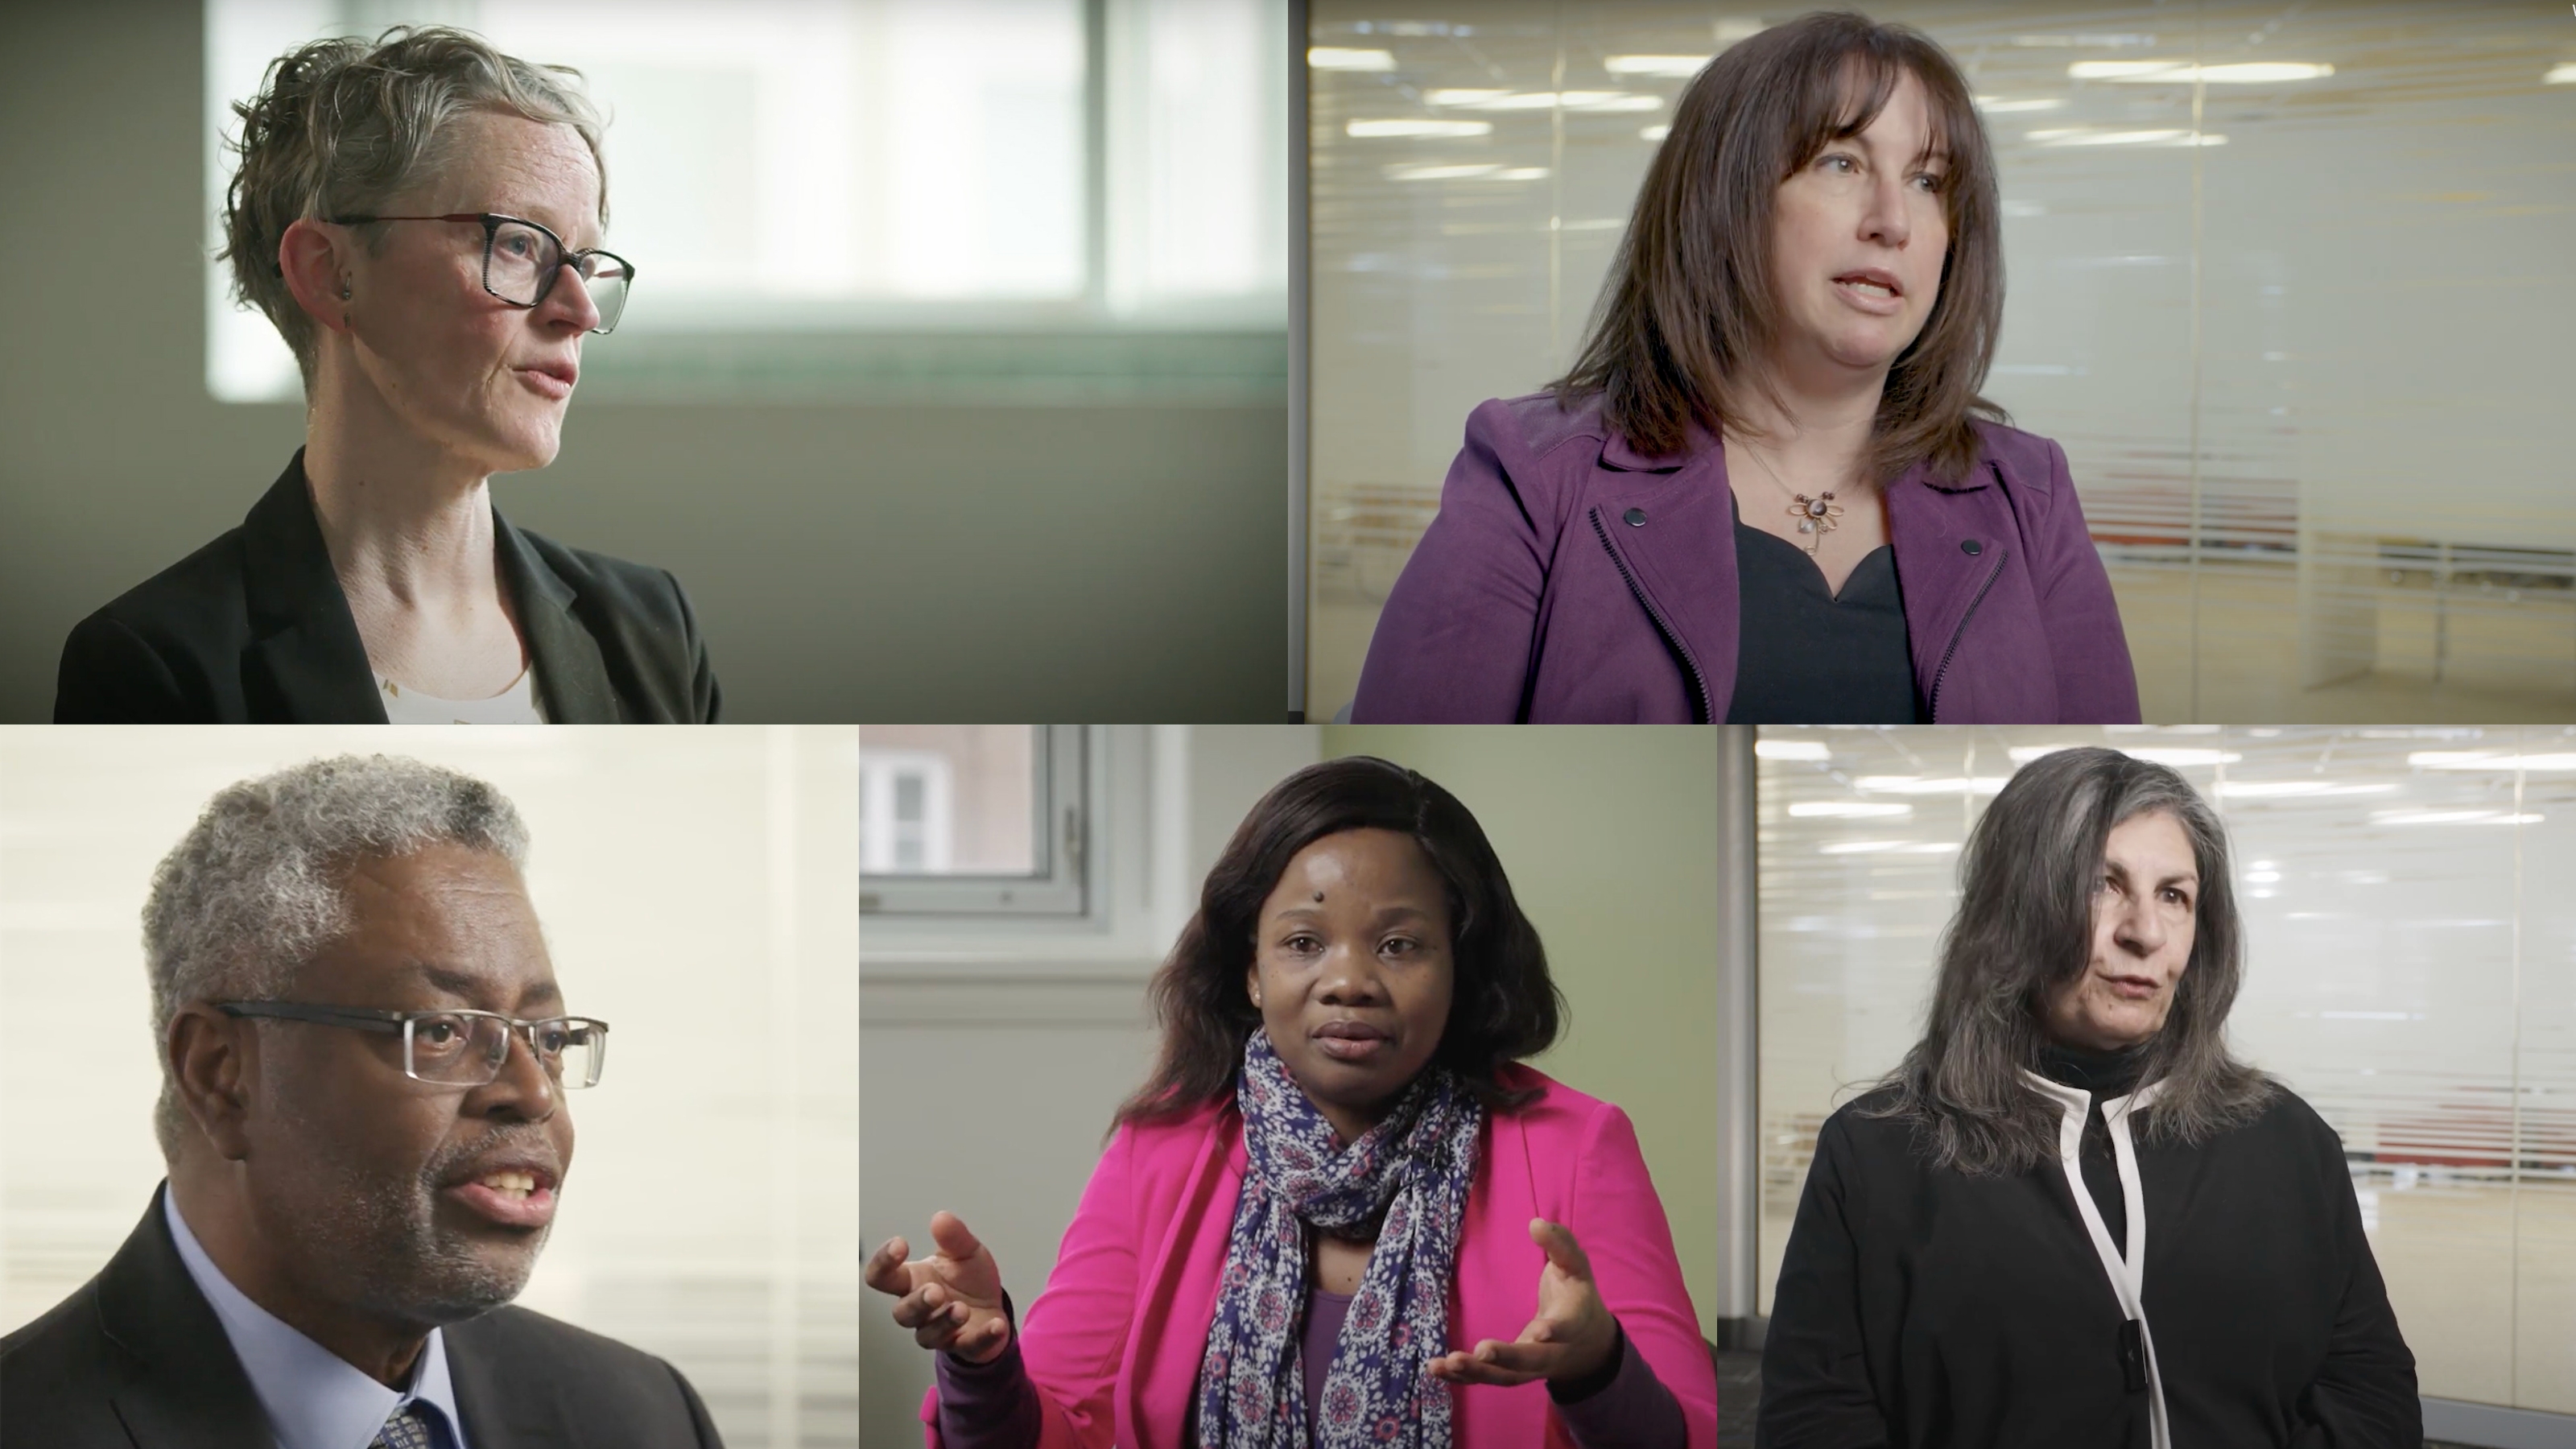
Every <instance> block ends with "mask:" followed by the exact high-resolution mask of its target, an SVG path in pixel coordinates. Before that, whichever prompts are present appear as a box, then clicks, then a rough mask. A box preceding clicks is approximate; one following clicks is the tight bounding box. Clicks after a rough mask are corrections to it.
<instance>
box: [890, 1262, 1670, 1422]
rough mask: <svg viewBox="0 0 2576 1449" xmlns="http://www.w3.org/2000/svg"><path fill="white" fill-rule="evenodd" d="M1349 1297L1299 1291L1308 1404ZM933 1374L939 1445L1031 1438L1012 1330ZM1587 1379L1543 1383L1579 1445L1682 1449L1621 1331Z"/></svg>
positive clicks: (1027, 1395) (1654, 1384)
mask: <svg viewBox="0 0 2576 1449" xmlns="http://www.w3.org/2000/svg"><path fill="white" fill-rule="evenodd" d="M1351 1297H1352V1295H1351V1294H1348V1293H1327V1292H1325V1291H1323V1290H1322V1289H1320V1288H1310V1289H1308V1290H1307V1292H1306V1328H1305V1332H1304V1334H1303V1335H1302V1338H1301V1351H1300V1353H1299V1355H1298V1357H1299V1360H1300V1363H1299V1367H1300V1368H1301V1369H1302V1370H1303V1371H1304V1373H1305V1375H1306V1402H1307V1403H1309V1404H1315V1403H1321V1402H1322V1401H1323V1398H1324V1378H1325V1375H1327V1374H1329V1373H1330V1372H1331V1371H1332V1367H1333V1347H1334V1345H1335V1344H1337V1343H1339V1342H1340V1341H1341V1336H1342V1320H1343V1319H1344V1318H1345V1317H1347V1316H1349V1314H1350V1311H1351ZM938 1374H939V1438H940V1442H941V1443H943V1444H945V1445H946V1446H947V1449H1023V1446H1026V1445H1031V1444H1035V1443H1036V1442H1038V1413H1039V1410H1038V1391H1037V1386H1036V1385H1035V1384H1033V1383H1031V1382H1029V1373H1028V1369H1027V1367H1026V1366H1025V1365H1024V1364H1023V1363H1022V1362H1021V1359H1020V1340H1019V1335H1017V1334H1013V1335H1012V1336H1011V1343H1010V1346H1009V1347H1008V1348H1005V1349H1003V1350H1002V1353H1001V1356H1000V1357H998V1358H996V1359H994V1360H993V1361H992V1362H991V1363H988V1364H973V1363H968V1362H966V1361H965V1360H964V1359H961V1358H959V1357H957V1356H956V1355H955V1354H948V1353H943V1354H940V1355H938ZM1595 1383H1596V1384H1598V1387H1595V1385H1594V1384H1585V1385H1579V1386H1578V1392H1582V1397H1580V1398H1577V1399H1575V1400H1573V1401H1572V1402H1568V1401H1566V1400H1564V1399H1559V1398H1556V1397H1555V1395H1556V1386H1555V1385H1554V1384H1550V1385H1549V1386H1548V1394H1549V1397H1550V1399H1552V1400H1553V1401H1554V1403H1555V1405H1556V1413H1557V1417H1559V1418H1561V1419H1563V1420H1564V1421H1565V1427H1566V1429H1567V1430H1568V1431H1569V1432H1571V1433H1572V1434H1573V1435H1574V1442H1575V1443H1577V1444H1579V1445H1582V1446H1583V1449H1682V1446H1683V1445H1684V1444H1685V1443H1686V1442H1687V1441H1688V1433H1687V1430H1686V1427H1685V1426H1684V1424H1683V1422H1682V1409H1681V1405H1680V1404H1678V1403H1676V1402H1674V1399H1673V1392H1672V1390H1670V1389H1668V1388H1665V1387H1664V1385H1663V1382H1662V1381H1661V1380H1659V1379H1657V1378H1656V1377H1655V1371H1654V1370H1653V1369H1652V1368H1650V1367H1648V1366H1647V1364H1646V1360H1645V1359H1644V1358H1643V1357H1642V1356H1641V1355H1639V1354H1638V1352H1637V1345H1636V1344H1634V1343H1632V1342H1630V1341H1629V1338H1628V1335H1627V1334H1625V1333H1621V1334H1620V1335H1619V1359H1618V1366H1617V1367H1616V1368H1615V1369H1614V1370H1613V1371H1612V1372H1611V1374H1610V1377H1609V1379H1608V1381H1607V1382H1606V1383H1601V1382H1600V1381H1598V1380H1596V1381H1595ZM1584 1390H1589V1392H1583V1391H1584Z"/></svg>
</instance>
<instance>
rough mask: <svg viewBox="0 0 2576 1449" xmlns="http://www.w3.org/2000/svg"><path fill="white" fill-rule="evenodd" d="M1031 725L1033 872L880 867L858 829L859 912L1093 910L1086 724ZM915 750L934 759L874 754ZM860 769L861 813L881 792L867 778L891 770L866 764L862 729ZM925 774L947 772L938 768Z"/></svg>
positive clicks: (1068, 914) (979, 915)
mask: <svg viewBox="0 0 2576 1449" xmlns="http://www.w3.org/2000/svg"><path fill="white" fill-rule="evenodd" d="M1029 729H1030V730H1031V731H1032V732H1033V733H1034V735H1035V736H1036V738H1035V739H1034V741H1033V742H1032V747H1031V764H1032V766H1033V767H1034V774H1035V777H1036V778H1035V779H1033V780H1032V781H1031V784H1032V787H1033V788H1032V789H1031V791H1030V797H1031V798H1030V817H1031V818H1030V827H1031V831H1032V836H1031V845H1032V854H1033V857H1034V858H1033V861H1032V865H1033V867H1034V868H1033V869H1032V870H1031V872H1030V873H1029V874H1027V875H979V874H939V875H929V874H918V875H913V874H903V875H899V874H893V873H888V872H885V871H884V870H883V868H882V867H879V868H876V869H874V870H871V869H870V868H869V867H868V866H867V865H865V864H864V862H865V860H866V859H867V858H868V857H867V856H866V854H865V852H866V851H867V849H868V848H869V847H868V838H867V836H866V834H865V832H864V830H863V831H862V839H861V845H860V849H861V852H862V855H861V860H862V862H863V864H862V865H861V867H860V870H861V878H860V887H859V914H860V916H862V917H911V918H932V917H948V918H959V917H964V918H975V919H987V920H1010V919H1055V920H1076V919H1082V918H1085V917H1089V916H1093V915H1096V914H1097V913H1098V910H1099V899H1098V897H1099V891H1098V882H1097V881H1096V879H1095V878H1094V873H1093V872H1092V871H1091V870H1090V869H1089V865H1090V862H1091V857H1092V851H1091V841H1092V815H1093V802H1094V801H1095V800H1096V799H1097V798H1098V794H1097V792H1096V791H1095V790H1094V789H1093V783H1094V781H1093V772H1092V770H1091V768H1090V763H1091V762H1090V756H1091V755H1092V753H1093V752H1092V750H1091V749H1090V747H1089V746H1090V742H1089V740H1088V739H1086V737H1085V735H1086V731H1085V730H1084V728H1083V727H1082V726H1080V725H1031V726H1029ZM916 755H918V756H919V757H920V758H921V759H923V760H929V759H935V758H939V757H936V756H931V755H928V754H926V753H923V752H916V751H909V750H904V751H894V752H890V753H889V754H886V755H881V756H878V757H877V758H878V759H879V760H885V761H888V762H902V761H910V760H912V759H913V758H915V756H916ZM943 765H944V761H943ZM859 773H860V779H861V781H862V782H863V783H862V785H861V801H862V810H863V812H864V811H873V810H878V809H880V808H881V807H880V806H879V805H878V803H877V802H878V801H879V800H880V799H882V798H883V796H884V793H885V792H884V791H883V790H882V789H877V788H872V786H871V785H870V784H869V783H867V782H872V781H874V780H875V779H877V778H878V777H879V775H880V774H883V776H884V777H885V778H887V779H889V780H891V778H892V776H893V774H894V769H893V768H891V767H888V768H884V769H882V770H880V769H877V768H872V767H871V761H870V757H869V754H868V748H867V731H866V730H865V729H861V730H860V732H859ZM931 773H934V774H938V775H940V776H941V777H942V778H943V779H944V778H945V773H944V770H942V771H937V772H931ZM862 818H863V819H865V818H867V817H866V816H865V815H864V814H863V817H862Z"/></svg>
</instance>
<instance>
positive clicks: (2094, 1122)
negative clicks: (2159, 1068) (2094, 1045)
mask: <svg viewBox="0 0 2576 1449" xmlns="http://www.w3.org/2000/svg"><path fill="white" fill-rule="evenodd" d="M2146 1065H2147V1048H2146V1043H2144V1042H2140V1043H2139V1044H2138V1045H2136V1046H2132V1047H2124V1048H2122V1049H2121V1050H2119V1051H2109V1052H2097V1051H2088V1050H2086V1049H2085V1048H2083V1047H2071V1046H2061V1045H2059V1044H2057V1043H2055V1042H2049V1043H2047V1044H2045V1045H2043V1046H2041V1047H2040V1049H2039V1071H2040V1075H2041V1076H2044V1077H2046V1078H2048V1079H2049V1080H2050V1081H2053V1082H2063V1083H2065V1084H2066V1085H2067V1086H2070V1087H2073V1088H2075V1089H2076V1090H2077V1091H2080V1092H2087V1093H2090V1094H2091V1095H2092V1098H2093V1105H2092V1108H2091V1109H2090V1110H2089V1111H2088V1112H2086V1114H2085V1117H2084V1145H2083V1148H2082V1150H2081V1152H2080V1153H2079V1154H2078V1155H2077V1158H2076V1161H2077V1163H2078V1164H2079V1165H2080V1166H2082V1167H2083V1169H2084V1186H2085V1188H2086V1190H2087V1191H2089V1192H2091V1193H2092V1194H2093V1205H2094V1206H2095V1207H2097V1208H2099V1209H2101V1211H2102V1226H2104V1227H2106V1228H2109V1229H2110V1230H2111V1244H2112V1246H2113V1247H2116V1248H2118V1249H2119V1250H2120V1251H2121V1252H2123V1253H2126V1252H2128V1251H2129V1196H2128V1194H2127V1192H2125V1191H2123V1190H2122V1189H2121V1187H2120V1160H2119V1158H2118V1156H2117V1155H2115V1154H2114V1153H2113V1152H2112V1150H2111V1124H2110V1122H2109V1121H2108V1120H2107V1119H2106V1118H2104V1117H2103V1115H2102V1104H2103V1103H2104V1102H2109V1101H2117V1100H2118V1099H2119V1098H2122V1097H2125V1096H2127V1095H2128V1094H2129V1091H2130V1089H2131V1088H2133V1087H2135V1086H2137V1085H2138V1073H2139V1072H2140V1071H2142V1070H2144V1069H2145V1067H2146Z"/></svg>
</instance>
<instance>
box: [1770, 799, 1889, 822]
mask: <svg viewBox="0 0 2576 1449" xmlns="http://www.w3.org/2000/svg"><path fill="white" fill-rule="evenodd" d="M1913 813H1914V807H1913V806H1911V805H1899V804H1897V803H1895V802H1894V801H1873V800H1801V801H1799V802H1797V803H1796V804H1794V805H1792V806H1790V807H1789V814H1790V817H1791V818H1792V819H1797V820H1886V819H1892V818H1895V817H1897V816H1903V815H1911V814H1913Z"/></svg>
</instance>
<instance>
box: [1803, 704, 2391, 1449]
mask: <svg viewBox="0 0 2576 1449" xmlns="http://www.w3.org/2000/svg"><path fill="white" fill-rule="evenodd" d="M1961 881H1962V891H1961V897H1960V901H1959V908H1958V913H1957V914H1956V915H1955V916H1954V917H1952V919H1951V921H1950V926H1949V930H1948V932H1947V933H1946V934H1945V935H1944V937H1943V939H1942V943H1941V953H1940V964H1939V968H1938V975H1937V978H1936V980H1935V983H1934V986H1933V994H1932V1010H1931V1019H1930V1021H1929V1023H1928V1025H1927V1027H1926V1029H1925V1031H1924V1033H1923V1037H1922V1040H1920V1041H1919V1042H1917V1043H1916V1044H1915V1046H1914V1049H1913V1050H1912V1051H1910V1052H1908V1053H1907V1054H1906V1057H1905V1059H1904V1061H1903V1062H1902V1063H1901V1064H1899V1066H1898V1067H1897V1069H1896V1070H1895V1071H1894V1072H1893V1073H1891V1074H1890V1075H1889V1076H1888V1078H1887V1079H1886V1080H1885V1081H1884V1082H1882V1083H1881V1084H1880V1085H1879V1086H1878V1088H1877V1089H1876V1090H1874V1091H1872V1092H1870V1093H1868V1094H1867V1095H1865V1096H1863V1097H1861V1098H1860V1099H1859V1100H1857V1101H1854V1102H1852V1103H1850V1104H1848V1105H1846V1106H1844V1107H1843V1108H1842V1109H1841V1110H1840V1111H1837V1112H1836V1113H1834V1114H1833V1116H1831V1117H1830V1118H1828V1119H1826V1122H1825V1125H1824V1127H1823V1128H1822V1130H1821V1131H1819V1132H1818V1134H1817V1138H1816V1154H1815V1159H1814V1162H1813V1165H1812V1166H1811V1167H1810V1168H1809V1169H1808V1173H1807V1184H1806V1189H1805V1192H1804V1194H1803V1195H1802V1196H1801V1198H1800V1200H1799V1203H1798V1215H1797V1220H1796V1223H1795V1225H1794V1226H1793V1227H1792V1228H1791V1230H1790V1235H1789V1247H1788V1252H1787V1255H1786V1258H1785V1260H1784V1261H1783V1262H1782V1264H1781V1268H1780V1278H1779V1288H1778V1292H1777V1295H1776V1300H1775V1303H1774V1306H1773V1310H1772V1318H1771V1322H1770V1330H1769V1337H1768V1340H1767V1341H1766V1343H1765V1345H1764V1351H1763V1359H1762V1380H1763V1386H1762V1408H1761V1424H1760V1433H1759V1437H1760V1442H1761V1443H1762V1444H1764V1445H1765V1446H1767V1449H1798V1446H1806V1445H1817V1446H1823V1445H1831V1446H1834V1449H1859V1446H1891V1449H1892V1446H1899V1445H1902V1446H1909V1449H1911V1446H1921V1449H1931V1446H1946V1445H1958V1446H1979V1449H1989V1446H1991V1449H2015V1446H2032V1449H2040V1446H2047V1449H2057V1446H2063V1445H2076V1444H2080V1445H2085V1446H2087V1449H2093V1446H2127V1445H2134V1446H2141V1449H2170V1446H2172V1445H2177V1444H2181V1445H2194V1446H2198V1445H2231V1446H2232V1445H2249V1446H2251V1445H2273V1446H2279V1445H2287V1446H2293V1449H2325V1446H2334V1449H2353V1446H2390V1449H2394V1446H2399V1445H2404V1446H2407V1449H2414V1446H2417V1445H2420V1444H2421V1443H2422V1442H2423V1424H2422V1417H2421V1409H2420V1407H2419V1404H2418V1401H2417V1399H2416V1390H2415V1360H2414V1356H2413V1355H2412V1354H2411V1353H2410V1352H2409V1351H2408V1350H2407V1347H2406V1342H2405V1340H2404V1338H2403V1337H2401V1336H2400V1334H2399V1333H2398V1328H2397V1320H2396V1316H2395V1315H2394V1314H2393V1313H2392V1312H2391V1311H2390V1309H2389V1305H2388V1295H2387V1291H2386V1289H2385V1288H2384V1287H2383V1286H2382V1285H2381V1282H2380V1277H2379V1269H2378V1265H2377V1264H2376V1263H2375V1262H2374V1261H2373V1259H2372V1257H2371V1252H2370V1244H2369V1241H2368V1240H2367V1239H2366V1238H2365V1237H2364V1236H2363V1231H2362V1222H2361V1210H2360V1206H2359V1204H2358V1202H2357V1201H2356V1199H2355V1197H2354V1195H2353V1190H2352V1182H2351V1178H2350V1176H2349V1174H2348V1173H2347V1172H2346V1170H2345V1167H2344V1153H2343V1145H2342V1143H2341V1141H2340V1140H2339V1139H2338V1138H2337V1137H2336V1136H2335V1133H2334V1130H2333V1129H2332V1128H2330V1127H2328V1126H2327V1125H2326V1124H2325V1122H2324V1121H2323V1120H2322V1119H2320V1118H2319V1117H2318V1116H2317V1114H2316V1113H2315V1111H2313V1110H2312V1109H2311V1108H2310V1107H2309V1106H2308V1105H2307V1103H2305V1102H2303V1101H2301V1100H2299V1098H2298V1097H2297V1096H2295V1095H2293V1094H2292V1093H2291V1092H2290V1091H2289V1090H2288V1089H2287V1088H2285V1087H2283V1086H2282V1085H2281V1084H2280V1083H2278V1082H2276V1081H2273V1080H2272V1079H2270V1078H2269V1077H2266V1076H2265V1075H2264V1074H2263V1073H2261V1072H2259V1071H2257V1070H2255V1069H2254V1068H2252V1067H2250V1066H2247V1065H2246V1064H2245V1063H2243V1062H2241V1061H2239V1060H2237V1059H2236V1058H2235V1057H2234V1056H2233V1055H2231V1054H2230V1052H2229V1051H2228V1047H2227V1041H2226V1026H2227V1011H2228V1007H2229V1006H2230V1005H2231V1004H2232V1003H2233V1002H2234V1000H2235V998H2236V990H2237V986H2238V984H2239V982H2240V981H2241V980H2242V975H2243V961H2242V954H2243V941H2244V928H2243V924H2242V922H2241V921H2240V920H2239V919H2238V917H2237V913H2236V899H2235V893H2234V890H2233V889H2232V885H2231V881H2230V866H2229V862H2228V847H2227V834H2226V830H2225V828H2224V827H2223V826H2222V825H2221V824H2220V822H2219V820H2218V817H2217V815H2216V813H2215V812H2213V811H2212V810H2211V809H2210V808H2209V806H2208V804H2207V803H2206V802H2204V801H2203V800H2202V799H2201V798H2200V796H2199V795H2198V794H2197V793H2196V792H2194V791H2193V789H2192V788H2191V786H2190V785H2189V784H2188V783H2187V782H2185V781H2184V780H2183V778H2182V777H2181V776H2180V775H2179V774H2176V773H2175V772H2174V771H2173V770H2171V769H2169V768H2167V767H2165V766H2162V765H2157V764H2151V763H2148V762H2146V761H2142V760H2137V759H2133V758H2131V757H2130V756H2128V755H2125V754H2122V753H2120V752H2119V751H2116V750H2105V749H2075V750H2062V751H2058V752H2056V753H2053V754H2050V755H2046V756H2043V757H2042V758H2040V759H2039V760H2037V761H2035V762H2033V763H2032V764H2030V765H2028V766H2026V767H2025V768H2023V769H2022V771H2021V772H2020V773H2019V774H2017V775H2016V776H2014V777H2013V779H2012V781H2011V782H2010V783H2009V784H2007V785H2006V786H2005V787H2004V789H2003V791H2002V792H2001V793H2000V794H1998V795H1997V796H1996V797H1995V799H1994V803H1993V804H1992V805H1991V806H1990V807H1989V808H1988V809H1987V811H1986V813H1985V816H1984V818H1983V819H1981V820H1979V821H1978V822H1977V825H1976V828H1975V829H1974V830H1973V831H1972V832H1971V833H1970V836H1969V839H1968V844H1967V850H1966V853H1965V855H1964V857H1963V859H1962V862H1961Z"/></svg>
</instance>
